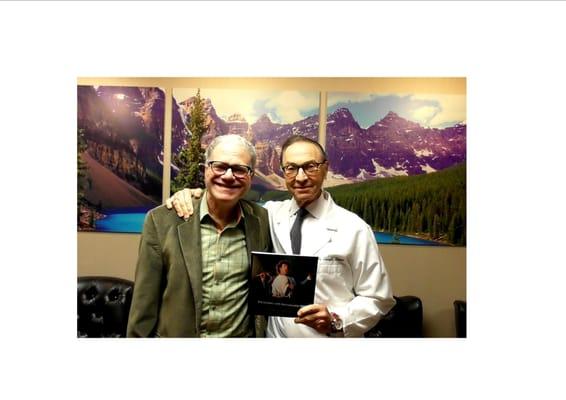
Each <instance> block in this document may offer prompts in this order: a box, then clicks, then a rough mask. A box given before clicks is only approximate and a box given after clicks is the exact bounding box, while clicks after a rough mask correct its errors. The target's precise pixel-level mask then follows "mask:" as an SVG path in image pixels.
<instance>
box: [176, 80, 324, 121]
mask: <svg viewBox="0 0 566 400" xmlns="http://www.w3.org/2000/svg"><path fill="white" fill-rule="evenodd" d="M195 94H196V89H186V88H175V89H174V90H173V97H175V100H176V101H177V102H178V103H179V102H181V101H184V100H186V99H187V98H189V97H191V96H194V95H195ZM200 94H201V97H203V98H210V99H212V105H213V106H214V108H215V109H216V113H217V114H218V116H219V117H220V118H222V119H224V120H227V119H228V116H230V115H232V114H233V113H235V112H238V113H240V114H242V115H243V117H244V118H245V119H246V121H247V122H248V123H254V122H255V121H256V120H257V119H258V118H259V117H261V116H262V115H263V114H267V116H268V117H269V119H270V120H271V121H272V122H275V123H280V124H286V123H292V122H295V121H299V120H302V119H304V118H306V117H309V116H311V115H315V114H318V102H319V94H318V92H300V91H291V90H278V91H276V90H273V91H267V90H237V89H208V88H205V89H201V92H200Z"/></svg>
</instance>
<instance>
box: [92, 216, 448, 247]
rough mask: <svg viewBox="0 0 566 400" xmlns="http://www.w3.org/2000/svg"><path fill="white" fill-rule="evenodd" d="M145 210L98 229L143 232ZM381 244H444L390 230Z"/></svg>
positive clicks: (100, 223) (109, 219) (377, 234)
mask: <svg viewBox="0 0 566 400" xmlns="http://www.w3.org/2000/svg"><path fill="white" fill-rule="evenodd" d="M146 212H147V211H144V212H120V211H118V212H108V211H106V213H107V214H106V215H108V216H107V217H106V218H104V219H100V220H98V221H96V230H97V231H100V232H125V233H141V231H142V229H143V221H144V218H145V214H146ZM374 235H375V239H376V240H377V243H379V244H411V245H416V246H444V245H443V244H441V243H438V242H433V241H430V240H424V239H417V238H413V237H409V236H403V235H395V234H393V233H388V232H374Z"/></svg>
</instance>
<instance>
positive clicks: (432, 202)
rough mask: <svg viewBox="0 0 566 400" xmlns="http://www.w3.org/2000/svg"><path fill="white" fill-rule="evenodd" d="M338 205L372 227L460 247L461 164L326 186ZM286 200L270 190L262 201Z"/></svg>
mask: <svg viewBox="0 0 566 400" xmlns="http://www.w3.org/2000/svg"><path fill="white" fill-rule="evenodd" d="M326 190H327V191H328V192H330V194H331V195H332V197H333V199H334V201H335V202H336V203H337V204H339V205H340V206H342V207H344V208H346V209H348V210H350V211H352V212H354V213H356V214H358V215H359V216H360V217H361V218H363V219H364V220H365V221H366V222H367V223H368V224H369V225H370V226H371V227H372V228H373V229H374V230H375V231H382V232H391V233H395V234H402V235H409V236H416V237H419V238H422V239H429V240H436V241H441V242H444V243H447V244H452V245H456V246H465V245H466V166H465V164H460V165H457V166H454V167H450V168H446V169H444V170H441V171H438V172H433V173H429V174H423V175H416V176H401V177H394V178H380V179H373V180H370V181H366V182H360V183H353V184H348V185H340V186H334V187H330V188H326ZM285 198H289V194H288V193H287V192H275V191H270V192H267V193H265V194H264V195H263V196H262V199H261V200H263V201H268V200H282V199H285Z"/></svg>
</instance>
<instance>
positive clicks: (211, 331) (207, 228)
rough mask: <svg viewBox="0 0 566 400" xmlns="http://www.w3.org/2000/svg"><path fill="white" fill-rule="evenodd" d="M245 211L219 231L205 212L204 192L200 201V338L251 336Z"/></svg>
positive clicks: (206, 210)
mask: <svg viewBox="0 0 566 400" xmlns="http://www.w3.org/2000/svg"><path fill="white" fill-rule="evenodd" d="M243 218H244V214H243V212H242V210H241V209H240V210H239V217H238V219H237V220H236V221H233V222H231V223H230V224H228V225H227V226H226V227H225V228H224V229H223V230H222V231H221V232H218V230H217V229H216V226H215V225H214V221H212V218H211V217H210V214H209V213H208V205H207V202H206V193H205V194H204V196H203V198H202V201H201V202H200V233H201V241H202V246H201V251H202V266H203V270H202V317H201V324H200V329H201V337H248V336H252V335H253V331H252V329H251V327H250V316H249V315H248V270H249V264H248V251H247V248H246V237H245V235H244V222H243Z"/></svg>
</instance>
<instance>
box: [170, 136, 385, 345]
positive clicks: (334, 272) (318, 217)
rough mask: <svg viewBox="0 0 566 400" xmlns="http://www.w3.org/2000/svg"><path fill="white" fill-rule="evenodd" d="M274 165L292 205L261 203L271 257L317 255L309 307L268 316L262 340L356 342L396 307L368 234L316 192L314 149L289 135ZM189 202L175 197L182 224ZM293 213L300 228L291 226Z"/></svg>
mask: <svg viewBox="0 0 566 400" xmlns="http://www.w3.org/2000/svg"><path fill="white" fill-rule="evenodd" d="M280 161H281V168H282V170H283V175H284V178H285V184H286V186H287V189H288V190H289V192H290V193H291V194H292V195H293V198H292V199H290V200H285V201H270V202H267V203H266V204H265V207H266V208H267V209H268V211H269V222H270V231H271V237H272V240H273V245H274V251H275V252H278V253H289V254H292V253H298V254H301V255H308V256H317V257H318V258H319V262H318V268H317V277H316V290H315V299H314V304H311V305H308V306H305V307H303V308H301V309H300V310H299V312H298V315H297V317H296V318H287V317H269V319H268V325H267V336H268V337H326V336H336V337H342V336H343V337H361V336H363V334H364V333H365V332H367V331H368V330H370V329H371V328H372V327H374V326H375V325H376V324H377V322H378V321H379V320H380V318H381V317H383V316H384V315H385V314H387V313H388V312H389V310H391V308H393V306H394V305H395V300H394V299H393V293H392V289H391V284H390V281H389V277H388V274H387V270H386V268H385V265H384V263H383V259H382V257H381V254H380V252H379V248H378V246H377V243H376V241H375V238H374V235H373V232H372V230H371V228H370V227H369V226H368V225H367V223H366V222H365V221H363V220H362V219H361V218H360V217H358V216H357V215H356V214H354V213H352V212H350V211H348V210H346V209H344V208H342V207H340V206H338V205H336V203H334V201H333V200H332V197H331V196H330V194H329V193H328V192H326V191H324V190H323V189H322V184H323V182H324V179H325V178H326V175H327V173H328V160H327V157H326V153H325V151H324V149H323V148H322V146H321V145H320V144H319V143H318V142H316V141H313V140H311V139H309V138H306V137H304V136H291V137H290V138H289V139H287V140H286V141H285V143H284V144H283V146H282V149H281V159H280ZM188 197H190V194H189V195H187V191H185V193H181V192H178V193H177V194H176V195H175V196H174V197H172V198H171V199H169V200H168V201H167V203H168V206H169V207H170V206H171V205H173V206H174V207H175V209H176V210H177V213H178V214H179V215H180V216H185V217H186V216H188V215H190V213H192V210H188V209H187V204H188V203H190V201H186V200H185V199H187V198H188ZM189 200H190V199H189ZM300 209H303V210H301V211H299V210H300ZM305 210H306V211H305ZM299 214H300V215H301V217H299V219H300V220H302V222H298V223H297V224H295V222H296V219H297V218H298V217H297V216H298V215H299ZM298 237H299V238H300V239H298ZM292 242H293V243H292Z"/></svg>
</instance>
